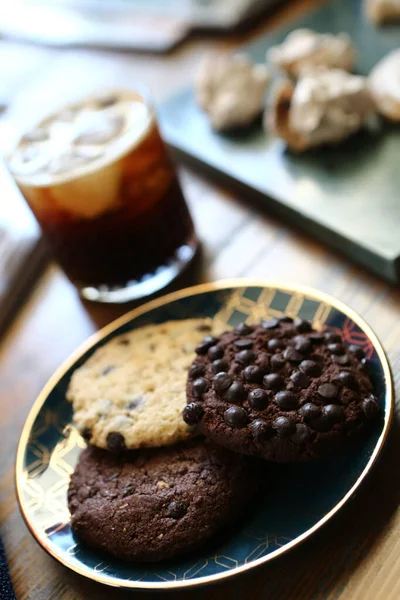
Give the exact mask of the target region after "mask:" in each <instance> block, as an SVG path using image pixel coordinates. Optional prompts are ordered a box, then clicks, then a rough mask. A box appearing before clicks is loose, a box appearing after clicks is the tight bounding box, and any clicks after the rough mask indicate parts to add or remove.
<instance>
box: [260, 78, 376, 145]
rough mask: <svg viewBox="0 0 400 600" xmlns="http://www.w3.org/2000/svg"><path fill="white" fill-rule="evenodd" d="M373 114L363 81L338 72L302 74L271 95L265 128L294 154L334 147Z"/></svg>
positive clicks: (371, 104)
mask: <svg viewBox="0 0 400 600" xmlns="http://www.w3.org/2000/svg"><path fill="white" fill-rule="evenodd" d="M373 112H374V104H373V101H372V98H371V95H370V93H369V90H368V86H367V81H366V79H365V77H361V76H358V75H350V74H349V73H347V72H346V71H341V70H340V69H330V70H326V69H322V70H319V71H314V72H312V73H309V74H306V75H304V76H303V77H301V78H300V79H299V81H298V82H297V84H296V85H295V84H293V83H291V82H284V83H282V84H280V86H279V87H278V89H277V90H276V92H275V97H274V103H273V105H272V107H271V110H270V112H269V113H268V116H267V117H266V125H267V126H268V127H269V128H271V130H272V132H273V133H274V134H275V135H276V136H278V137H281V138H283V139H285V140H286V141H287V144H288V146H289V147H290V148H291V149H293V150H296V151H300V152H302V151H304V150H307V149H308V148H312V147H315V146H321V145H324V144H332V143H337V142H340V141H342V140H344V139H345V138H347V137H349V136H350V135H351V134H353V133H355V132H356V131H358V130H359V129H360V128H361V127H362V126H363V125H364V123H365V121H366V120H367V118H368V116H369V115H370V114H371V113H373Z"/></svg>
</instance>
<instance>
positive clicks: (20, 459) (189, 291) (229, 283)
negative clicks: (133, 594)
mask: <svg viewBox="0 0 400 600" xmlns="http://www.w3.org/2000/svg"><path fill="white" fill-rule="evenodd" d="M240 287H266V288H276V289H278V290H283V291H286V292H300V293H303V294H304V295H306V296H308V297H311V298H314V299H316V300H319V301H321V302H326V303H327V304H328V305H330V306H332V307H333V308H336V309H337V310H339V311H340V312H341V313H344V314H345V315H346V316H348V317H349V318H350V319H351V320H352V321H354V323H356V324H357V325H358V326H359V327H360V328H361V329H362V330H363V331H364V332H365V333H366V334H367V336H368V338H369V339H370V341H371V342H372V344H373V346H374V349H375V351H376V353H377V354H378V357H379V360H380V363H381V365H382V369H383V372H384V377H385V383H386V403H385V408H386V410H385V419H384V425H383V429H382V432H381V434H380V436H379V438H378V440H377V443H376V446H375V448H374V450H373V452H372V454H371V456H370V458H369V460H368V463H367V464H366V466H365V468H364V470H363V471H362V473H361V475H360V476H359V477H358V479H357V481H356V482H355V483H354V484H353V486H352V487H351V488H350V489H349V490H348V492H347V493H346V494H345V495H344V496H343V498H342V499H341V500H340V501H339V502H338V503H337V504H336V505H335V506H334V507H333V508H332V509H331V510H330V511H329V512H328V513H327V514H326V515H325V516H324V517H322V519H320V520H319V521H318V522H317V523H315V525H313V526H312V527H310V528H309V529H307V531H305V532H304V533H302V534H301V535H299V536H298V537H296V538H295V539H294V540H292V541H290V542H288V543H287V544H285V545H284V546H283V547H281V548H278V549H277V550H274V552H271V553H270V554H267V555H266V556H262V557H260V558H258V559H256V560H254V561H252V562H250V563H247V564H244V565H241V566H239V567H235V568H233V569H229V570H228V571H224V572H222V573H216V574H214V575H207V576H204V577H199V578H197V579H194V580H190V579H185V580H180V581H167V582H166V581H164V582H157V581H155V582H145V581H129V580H126V581H124V582H123V583H120V582H118V581H116V580H115V581H113V576H103V575H102V574H101V573H95V572H94V571H93V570H92V569H90V568H89V567H87V568H83V567H80V566H77V565H72V564H70V563H69V562H68V561H67V560H65V559H64V557H63V556H61V555H59V554H57V553H56V552H54V550H53V549H52V547H51V545H50V544H48V539H47V538H46V537H45V536H44V535H41V534H39V533H38V532H37V531H36V529H35V527H34V525H33V524H32V523H31V521H30V519H29V517H28V515H27V514H26V512H25V509H24V503H23V501H22V490H21V488H20V479H21V476H22V473H23V464H24V455H25V450H26V447H27V444H28V440H29V436H30V433H31V430H32V426H33V424H34V422H35V420H36V418H37V416H38V414H39V412H40V410H41V408H42V406H43V405H44V403H45V401H46V399H47V397H48V395H49V393H50V392H51V390H52V389H53V388H54V387H55V386H56V384H57V383H58V382H59V380H60V379H61V378H62V377H63V376H64V375H65V373H66V372H67V371H68V370H69V369H70V368H71V367H72V366H73V364H74V363H75V362H76V361H77V360H78V359H79V358H80V357H81V356H82V355H83V354H85V352H87V351H88V350H89V349H90V348H91V347H92V346H94V345H95V344H97V343H98V342H100V341H101V340H103V339H104V338H105V337H107V336H108V335H109V334H110V333H112V332H113V331H115V330H116V329H118V328H119V327H121V326H122V325H125V324H126V323H128V322H129V321H131V320H133V319H136V318H137V317H139V316H141V315H143V314H144V313H146V312H149V311H151V310H153V309H155V308H159V307H160V306H163V305H165V304H169V303H170V302H173V301H175V300H180V299H181V298H186V297H189V296H195V295H197V294H202V293H205V292H213V291H214V292H215V291H218V290H225V289H229V288H240ZM393 413H394V386H393V379H392V374H391V370H390V366H389V362H388V360H387V358H386V354H385V351H384V350H383V347H382V345H381V343H380V341H379V340H378V338H377V336H376V335H375V333H374V332H373V331H372V329H371V327H370V326H369V325H368V324H367V323H366V322H365V321H364V319H363V318H362V317H360V315H358V313H356V311H354V310H353V309H352V308H350V307H348V306H347V305H346V304H344V303H343V302H341V301H340V300H337V299H336V298H334V297H332V296H330V295H329V294H326V293H324V292H320V291H318V290H316V289H314V288H311V287H307V286H302V285H287V284H283V283H280V282H278V281H270V280H265V279H245V278H244V279H224V280H221V281H216V282H212V283H205V284H200V285H196V286H192V287H189V288H185V289H183V290H179V291H177V292H172V293H171V294H167V295H166V296H163V297H162V298H158V299H156V300H151V301H150V302H147V303H146V304H144V305H142V306H140V307H138V308H135V309H133V310H131V311H129V312H128V313H126V314H125V315H123V316H122V317H119V318H118V319H116V320H115V321H113V322H112V323H110V324H109V325H106V326H105V327H103V328H102V329H101V330H100V331H98V332H96V333H94V334H92V335H91V336H90V337H89V338H88V339H87V340H86V342H84V343H83V344H82V345H81V346H80V347H79V348H78V349H77V350H76V351H75V352H73V353H72V354H71V355H70V356H69V358H67V359H66V360H65V361H64V362H63V363H62V365H61V366H60V367H59V368H58V369H57V370H56V371H55V373H54V374H53V375H52V376H51V377H50V379H49V380H48V381H47V383H46V384H45V386H44V387H43V389H42V390H41V392H40V393H39V395H38V397H37V398H36V400H35V402H34V403H33V406H32V408H31V410H30V413H29V415H28V417H27V419H26V421H25V424H24V427H23V429H22V433H21V437H20V440H19V443H18V449H17V456H16V465H15V483H16V491H17V499H18V503H19V506H20V510H21V513H22V516H23V518H24V520H25V523H26V525H27V527H28V529H29V531H30V532H31V534H32V535H33V537H34V538H35V540H36V541H37V542H38V543H39V544H40V545H41V546H42V548H43V549H44V550H45V551H46V552H47V553H48V554H49V555H50V556H52V557H53V558H54V559H56V560H57V561H58V562H60V563H61V564H62V565H64V566H65V567H68V568H69V569H71V570H72V571H75V572H76V573H78V574H79V575H83V576H84V577H87V578H89V579H92V580H93V581H96V582H97V583H104V584H106V585H109V586H112V587H118V588H135V589H147V590H151V589H153V590H154V589H165V590H170V589H177V588H186V587H194V586H200V585H205V584H209V583H216V582H218V581H221V580H224V579H227V578H229V577H233V576H234V575H238V574H239V573H245V572H247V571H249V570H251V569H254V568H256V567H259V566H261V565H263V564H266V563H268V562H269V561H271V560H273V559H275V558H277V557H278V556H281V555H283V554H286V553H287V552H289V551H290V550H291V549H292V548H294V547H295V546H297V545H299V544H301V543H302V542H304V541H305V540H306V539H308V538H309V537H310V536H312V535H313V534H314V533H315V532H316V531H318V529H320V528H321V527H322V526H323V525H325V524H326V523H327V522H328V521H329V520H330V519H331V518H332V517H333V516H334V515H335V514H336V513H338V512H339V510H340V509H341V508H342V507H343V506H344V504H346V502H347V501H348V500H349V499H350V498H351V496H352V495H353V494H354V492H355V491H356V490H357V489H358V487H359V486H360V485H361V483H362V482H363V481H364V479H365V478H366V476H367V475H368V474H369V472H370V471H371V469H372V467H373V465H374V464H375V462H376V460H377V458H378V456H379V454H380V453H381V451H382V448H383V446H384V444H385V442H386V439H387V436H388V433H389V429H390V424H391V422H392V418H393ZM114 579H117V578H114Z"/></svg>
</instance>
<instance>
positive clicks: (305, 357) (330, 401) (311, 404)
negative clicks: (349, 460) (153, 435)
mask: <svg viewBox="0 0 400 600" xmlns="http://www.w3.org/2000/svg"><path fill="white" fill-rule="evenodd" d="M196 352H197V358H196V359H195V360H194V362H193V365H192V367H191V369H190V371H189V377H188V381H187V401H188V405H187V406H186V408H185V409H184V412H183V416H184V419H185V421H186V422H187V423H190V424H191V425H195V424H196V423H198V424H199V426H200V428H201V430H202V431H203V433H205V434H206V435H207V436H208V437H210V438H211V439H212V440H213V441H215V442H216V443H218V444H220V445H222V446H225V447H226V448H230V449H231V450H235V451H237V452H240V453H244V454H253V455H256V456H260V457H262V458H264V459H267V460H273V461H277V462H297V461H305V460H309V459H312V458H316V457H318V456H321V455H323V454H326V453H328V452H330V451H334V450H335V449H336V448H338V446H340V445H341V444H343V443H344V442H345V441H346V439H348V438H352V437H354V436H356V435H358V433H359V432H360V431H361V430H362V429H363V428H364V427H365V425H366V424H367V423H368V422H369V421H370V420H371V419H374V418H376V417H377V415H378V414H379V405H378V401H377V399H376V398H375V396H374V395H373V389H372V383H371V381H370V378H369V376H368V368H367V364H366V363H367V359H366V358H365V356H364V352H363V350H362V348H361V347H360V346H355V345H350V346H348V345H346V344H345V343H344V341H343V340H342V338H341V336H340V334H339V333H337V331H336V330H335V331H333V330H330V329H327V330H326V331H323V332H318V331H315V330H313V328H312V326H311V323H310V322H308V321H305V320H301V319H298V320H296V321H293V320H292V319H291V318H290V317H283V318H282V319H276V318H274V319H270V320H267V321H261V323H260V325H256V326H250V325H247V324H241V325H239V326H238V327H237V328H236V329H235V330H233V331H228V332H225V333H223V334H222V335H221V336H219V337H218V338H211V337H208V338H206V340H205V341H204V342H203V343H202V344H200V345H199V346H198V347H197V349H196ZM216 355H218V359H215V356H216Z"/></svg>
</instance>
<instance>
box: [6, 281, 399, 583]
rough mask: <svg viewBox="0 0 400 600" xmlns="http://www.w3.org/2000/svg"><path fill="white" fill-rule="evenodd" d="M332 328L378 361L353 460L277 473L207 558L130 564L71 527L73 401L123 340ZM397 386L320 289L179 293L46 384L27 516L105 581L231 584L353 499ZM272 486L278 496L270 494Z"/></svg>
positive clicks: (25, 436)
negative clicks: (204, 320) (93, 546)
mask: <svg viewBox="0 0 400 600" xmlns="http://www.w3.org/2000/svg"><path fill="white" fill-rule="evenodd" d="M282 313H286V314H288V315H289V316H291V317H296V316H300V317H302V318H305V319H310V320H312V322H313V325H314V327H316V328H317V329H322V328H324V326H326V325H329V326H331V327H334V328H336V329H338V330H340V331H341V333H342V334H343V336H344V338H345V340H346V341H347V342H349V343H356V344H359V345H361V346H362V347H363V349H364V350H365V353H366V356H367V357H368V359H369V361H370V369H371V376H372V379H373V384H374V391H375V394H376V395H377V397H378V398H379V402H380V405H381V408H382V413H381V414H382V418H381V420H380V421H379V422H377V423H376V424H375V426H374V428H373V429H372V430H371V432H370V434H369V436H368V437H367V438H364V439H363V440H361V441H359V442H357V443H356V444H353V445H351V446H349V447H347V448H346V450H345V451H344V452H342V453H341V454H339V455H335V458H334V459H331V458H327V459H324V460H320V461H316V462H313V463H306V464H301V465H275V464H271V465H270V466H269V468H268V469H269V470H268V472H269V477H268V481H267V482H266V483H267V486H268V490H269V491H268V494H265V497H264V498H263V499H262V502H260V503H259V504H258V508H256V509H255V510H253V511H252V514H251V515H249V516H248V517H246V518H245V520H244V521H243V522H242V523H241V525H240V526H238V528H237V530H236V531H231V532H230V533H229V535H228V534H227V535H225V536H223V537H220V538H216V539H214V540H211V542H209V543H208V545H207V546H206V547H204V548H203V550H202V551H200V552H197V553H196V554H194V555H191V556H187V557H183V558H182V559H180V560H174V561H169V562H163V563H158V564H152V565H140V564H136V563H127V562H122V561H119V560H117V559H115V558H112V557H110V556H108V555H106V554H101V553H99V552H96V551H93V550H90V549H88V548H87V547H84V546H82V545H81V544H80V543H79V542H78V540H76V539H75V538H74V535H73V533H72V531H71V528H70V525H69V512H68V507H67V497H66V492H67V487H68V482H69V477H70V475H71V473H72V472H73V470H74V466H75V464H76V461H77V459H78V456H79V454H80V452H81V450H82V449H83V448H84V447H85V443H84V441H83V439H82V438H81V437H80V435H79V434H78V433H77V431H76V429H75V428H74V426H73V424H72V410H71V405H70V403H69V402H67V401H66V399H65V393H66V389H67V386H68V382H69V380H70V378H71V375H72V373H73V372H74V370H75V369H77V368H78V367H79V366H81V365H82V364H83V363H84V362H85V360H87V358H89V356H90V355H91V354H93V352H94V351H95V350H96V349H97V348H99V346H102V345H103V344H105V343H106V342H108V341H109V340H110V339H112V338H113V337H114V336H116V335H120V334H121V333H126V332H127V331H130V330H132V329H135V328H137V327H140V326H142V325H145V324H150V323H162V322H164V321H168V320H171V319H187V318H194V317H211V318H212V319H213V320H214V322H215V324H216V325H217V326H218V327H220V326H223V327H225V328H231V327H234V326H235V325H237V324H238V323H239V322H241V321H243V320H245V319H248V320H249V322H256V321H258V320H259V319H260V318H265V317H267V318H268V317H273V316H280V315H281V314H282ZM393 397H394V396H393V383H392V378H391V374H390V369H389V365H388V361H387V359H386V356H385V353H384V351H383V349H382V346H381V344H380V343H379V341H378V339H377V337H376V336H375V334H374V333H373V332H372V330H371V329H370V327H369V326H368V325H367V324H366V323H365V322H364V321H363V320H362V319H361V317H360V316H358V315H357V314H356V313H355V312H354V311H353V310H351V309H350V308H348V307H347V306H345V305H344V304H342V303H341V302H339V301H337V300H335V299H334V298H332V297H330V296H328V295H326V294H323V293H321V292H318V291H316V290H313V289H309V288H303V287H298V286H285V285H282V284H273V283H270V282H264V281H250V280H231V281H225V282H219V283H210V284H205V285H200V286H196V287H193V288H189V289H186V290H181V291H179V292H175V293H173V294H170V295H168V296H165V297H164V298H161V299H157V300H154V301H152V302H149V303H147V304H145V305H144V306H142V307H140V308H137V309H135V310H133V311H132V312H130V313H128V314H127V315H125V316H124V317H122V318H120V319H118V320H117V321H115V322H114V323H111V324H110V325H108V326H107V327H105V328H104V329H102V330H101V331H99V332H98V333H96V334H94V335H93V336H92V337H91V338H90V339H89V340H88V341H87V342H86V343H85V344H84V345H83V346H82V347H81V348H80V349H79V350H78V351H77V352H76V353H75V354H73V355H72V356H71V357H70V358H69V359H68V360H67V361H66V362H65V363H64V364H63V365H62V366H61V367H60V368H59V369H58V370H57V372H56V373H55V374H54V375H53V377H51V379H50V380H49V381H48V383H47V384H46V385H45V387H44V388H43V390H42V391H41V393H40V394H39V396H38V398H37V399H36V401H35V403H34V405H33V408H32V410H31V412H30V414H29V416H28V419H27V421H26V423H25V426H24V429H23V432H22V435H21V439H20V442H19V446H18V453H17V462H16V485H17V495H18V500H19V503H20V507H21V511H22V514H23V517H24V519H25V521H26V523H27V525H28V527H29V529H30V531H31V532H32V534H33V536H34V537H35V539H36V540H37V541H38V542H39V544H40V545H41V546H42V547H43V548H44V549H45V550H46V551H47V552H48V553H49V554H50V555H51V556H53V557H54V558H55V559H56V560H58V561H59V562H60V563H62V564H63V565H65V566H66V567H69V568H70V569H72V570H73V571H75V572H77V573H80V574H81V575H84V576H86V577H88V578H90V579H93V580H95V581H97V582H101V583H105V584H109V585H112V586H116V587H124V588H136V589H172V588H182V587H189V586H196V585H202V584H205V583H211V582H215V581H218V580H222V579H226V578H228V577H231V576H233V575H237V574H238V573H242V572H244V571H248V570H249V569H253V568H255V567H257V566H259V565H262V564H265V563H267V562H269V561H271V560H273V559H275V558H276V557H277V556H279V555H282V554H284V553H286V552H289V551H290V550H291V549H292V548H293V547H295V546H297V545H298V544H300V543H301V542H303V541H304V540H306V539H307V538H308V537H310V536H311V535H312V534H313V533H315V532H316V531H317V530H318V529H319V528H320V527H322V526H323V525H324V524H325V523H326V522H327V521H329V519H331V518H332V517H333V516H334V515H335V514H336V513H337V512H338V511H339V510H340V509H341V508H342V507H343V505H344V504H345V503H346V502H347V501H348V500H349V499H350V498H351V497H352V496H353V495H354V493H355V492H356V490H357V489H358V488H359V486H360V484H361V483H362V481H363V480H364V479H365V477H366V476H367V475H368V473H369V472H370V470H371V468H372V466H373V465H374V463H375V462H376V460H377V458H378V455H379V454H380V452H381V450H382V447H383V445H384V442H385V440H386V437H387V434H388V430H389V426H390V422H391V418H392V413H393V403H394V400H393ZM271 488H273V490H274V493H273V494H271Z"/></svg>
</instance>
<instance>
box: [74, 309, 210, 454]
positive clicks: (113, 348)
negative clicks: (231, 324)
mask: <svg viewBox="0 0 400 600" xmlns="http://www.w3.org/2000/svg"><path fill="white" fill-rule="evenodd" d="M210 323H211V320H210V319H187V320H184V321H169V322H167V323H163V324H161V325H146V326H145V327H141V328H139V329H135V330H133V331H131V332H129V333H126V334H124V335H120V336H117V337H115V338H113V339H112V340H111V341H110V342H108V343H106V344H105V345H104V346H102V347H101V348H99V349H98V350H96V352H95V353H94V354H93V356H91V357H90V358H89V360H88V361H87V362H86V363H85V364H84V365H83V366H82V367H80V368H79V369H77V370H76V371H75V372H74V374H73V376H72V378H71V382H70V385H69V388H68V392H67V398H68V400H70V401H71V402H72V404H73V410H74V417H73V418H74V422H75V424H76V426H77V428H78V430H79V432H80V433H81V434H82V435H83V437H84V438H85V439H86V440H87V441H88V442H90V444H92V445H94V446H98V447H100V448H105V449H108V450H110V451H112V452H121V451H123V450H125V449H135V448H141V447H152V446H166V445H169V444H175V443H177V442H179V441H182V440H185V439H187V438H188V437H190V435H191V427H190V426H188V425H187V424H186V423H185V422H184V421H183V419H182V410H183V408H184V406H185V404H186V392H185V389H186V378H187V371H188V369H189V366H190V364H191V362H192V360H193V358H194V357H195V352H194V348H195V346H196V344H198V343H199V342H200V341H201V339H202V338H203V337H204V335H205V334H206V333H209V332H210V330H211V326H210Z"/></svg>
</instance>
